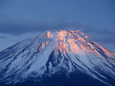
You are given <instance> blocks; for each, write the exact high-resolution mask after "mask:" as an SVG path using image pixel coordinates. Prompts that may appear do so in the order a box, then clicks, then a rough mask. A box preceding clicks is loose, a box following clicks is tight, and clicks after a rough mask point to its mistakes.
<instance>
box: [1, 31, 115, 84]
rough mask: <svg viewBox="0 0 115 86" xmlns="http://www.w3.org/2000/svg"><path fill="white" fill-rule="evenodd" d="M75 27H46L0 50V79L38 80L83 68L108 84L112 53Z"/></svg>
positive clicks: (112, 74)
mask: <svg viewBox="0 0 115 86" xmlns="http://www.w3.org/2000/svg"><path fill="white" fill-rule="evenodd" d="M87 38H88V37H87V35H85V34H84V33H82V32H81V31H80V30H77V31H72V30H70V31H67V30H60V31H47V32H42V33H40V34H39V35H38V36H36V37H35V38H32V39H29V40H24V41H22V42H19V43H17V44H15V45H13V46H11V47H9V48H7V49H5V50H4V51H2V52H0V69H1V70H0V80H3V81H5V82H7V83H17V82H24V81H26V80H28V79H30V78H33V79H34V80H42V79H43V78H44V77H50V76H52V75H54V74H58V73H61V72H63V71H64V73H65V75H68V74H71V73H73V72H78V71H79V72H83V73H85V74H87V75H89V76H91V77H93V78H95V79H97V80H99V81H101V82H103V83H105V84H108V85H109V82H108V81H107V76H109V77H111V78H112V79H114V77H115V69H114V67H115V54H114V53H112V52H111V51H109V50H107V49H105V48H103V47H102V46H101V45H99V44H98V43H96V42H92V43H90V42H89V41H88V40H87Z"/></svg>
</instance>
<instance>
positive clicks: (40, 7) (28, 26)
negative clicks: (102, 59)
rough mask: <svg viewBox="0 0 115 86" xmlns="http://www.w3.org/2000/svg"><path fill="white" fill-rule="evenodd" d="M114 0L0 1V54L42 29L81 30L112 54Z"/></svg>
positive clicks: (114, 24) (113, 48)
mask: <svg viewBox="0 0 115 86" xmlns="http://www.w3.org/2000/svg"><path fill="white" fill-rule="evenodd" d="M114 4H115V0H0V51H2V50H3V49H5V48H7V47H9V46H11V45H13V44H15V43H17V42H19V41H22V40H24V39H25V38H28V37H32V36H33V35H34V36H35V35H36V34H37V32H41V31H46V30H60V29H70V30H71V29H74V30H78V29H79V30H81V31H82V32H83V33H86V34H87V35H88V36H89V39H91V40H92V41H95V42H97V43H99V44H101V45H102V46H104V47H105V48H108V49H109V50H111V51H112V52H114V53H115V5H114Z"/></svg>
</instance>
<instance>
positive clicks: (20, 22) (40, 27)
mask: <svg viewBox="0 0 115 86" xmlns="http://www.w3.org/2000/svg"><path fill="white" fill-rule="evenodd" d="M60 29H67V30H71V29H72V30H81V31H82V32H84V33H86V34H87V35H88V36H89V38H91V39H92V40H94V41H97V42H103V43H115V39H114V37H115V32H114V30H112V31H110V30H109V29H107V28H101V27H97V28H96V27H90V26H87V25H83V24H80V23H78V22H76V21H64V20H47V21H43V20H25V19H17V20H16V19H2V18H1V19H0V33H3V34H10V35H14V36H17V35H22V34H25V33H34V32H39V31H45V30H60ZM0 38H4V37H0Z"/></svg>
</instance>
